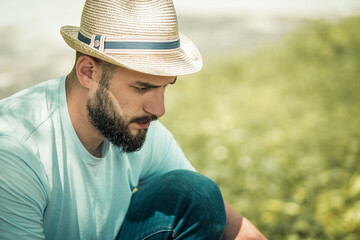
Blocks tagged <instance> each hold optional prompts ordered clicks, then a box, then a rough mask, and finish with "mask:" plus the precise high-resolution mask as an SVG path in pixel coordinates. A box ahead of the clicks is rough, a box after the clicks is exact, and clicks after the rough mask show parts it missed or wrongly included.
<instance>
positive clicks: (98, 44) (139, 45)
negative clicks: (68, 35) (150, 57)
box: [78, 32, 180, 52]
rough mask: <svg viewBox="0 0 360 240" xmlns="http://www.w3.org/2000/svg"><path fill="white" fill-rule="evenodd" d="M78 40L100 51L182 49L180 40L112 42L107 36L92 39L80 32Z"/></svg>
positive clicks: (96, 36) (97, 36)
mask: <svg viewBox="0 0 360 240" xmlns="http://www.w3.org/2000/svg"><path fill="white" fill-rule="evenodd" d="M78 40H80V41H81V42H83V43H85V44H87V45H89V46H91V47H93V48H95V49H97V50H100V51H104V52H105V51H107V50H108V51H112V50H130V49H134V50H171V49H176V48H178V47H180V39H177V40H175V41H161V42H148V41H142V42H140V41H111V40H106V41H105V36H102V35H95V36H93V37H92V38H91V39H90V38H88V37H86V36H84V35H83V34H81V33H80V32H79V34H78Z"/></svg>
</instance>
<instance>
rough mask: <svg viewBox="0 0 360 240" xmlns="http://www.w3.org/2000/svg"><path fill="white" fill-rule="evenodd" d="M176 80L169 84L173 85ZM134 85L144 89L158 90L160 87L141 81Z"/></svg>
mask: <svg viewBox="0 0 360 240" xmlns="http://www.w3.org/2000/svg"><path fill="white" fill-rule="evenodd" d="M176 80H177V77H175V79H174V81H172V82H171V83H169V84H175V82H176ZM135 84H137V85H138V86H141V87H144V88H159V87H161V85H154V84H151V83H148V82H142V81H136V82H135Z"/></svg>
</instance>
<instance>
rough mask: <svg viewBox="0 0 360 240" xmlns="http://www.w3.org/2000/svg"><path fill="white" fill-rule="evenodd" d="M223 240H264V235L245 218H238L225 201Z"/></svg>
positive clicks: (238, 215)
mask: <svg viewBox="0 0 360 240" xmlns="http://www.w3.org/2000/svg"><path fill="white" fill-rule="evenodd" d="M224 203H225V211H226V225H225V232H224V236H223V239H224V240H233V239H236V240H240V239H241V240H266V238H265V237H264V235H262V233H261V232H260V231H259V230H258V229H257V228H256V227H255V226H254V225H253V224H252V223H251V222H250V221H249V220H247V219H246V218H244V217H242V216H240V214H238V213H237V212H236V211H235V210H234V209H233V208H232V207H231V206H230V205H229V204H228V203H227V202H226V201H224Z"/></svg>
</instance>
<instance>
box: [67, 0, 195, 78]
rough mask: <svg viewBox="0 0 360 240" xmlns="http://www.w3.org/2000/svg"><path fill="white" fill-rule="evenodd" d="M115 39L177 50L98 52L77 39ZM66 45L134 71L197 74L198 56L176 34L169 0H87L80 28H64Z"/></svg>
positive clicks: (183, 39)
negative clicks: (175, 43) (177, 43)
mask: <svg viewBox="0 0 360 240" xmlns="http://www.w3.org/2000/svg"><path fill="white" fill-rule="evenodd" d="M79 31H80V32H81V34H83V35H84V36H86V37H87V38H90V39H91V38H92V37H93V36H94V35H102V36H105V39H106V37H117V38H118V39H124V40H130V41H160V42H162V41H172V40H177V39H179V38H180V47H179V48H175V49H168V50H154V49H152V50H151V49H150V50H144V49H142V50H139V49H136V50H133V49H125V50H121V49H120V50H118V51H117V52H116V53H114V52H106V50H105V51H101V50H97V49H95V48H94V47H93V46H91V45H90V46H89V45H88V44H86V43H83V42H81V41H79V40H78V33H79ZM60 32H61V34H62V36H63V38H64V40H65V42H66V43H67V44H68V45H69V46H70V47H71V48H73V49H75V50H77V51H79V52H82V53H84V54H87V55H90V56H93V57H96V58H100V59H102V60H104V61H107V62H110V63H113V64H116V65H119V66H123V67H126V68H129V69H132V70H135V71H139V72H143V73H148V74H153V75H160V76H178V75H186V74H191V73H194V72H197V71H199V70H200V69H201V67H202V60H201V55H200V53H199V51H198V49H197V48H196V46H195V45H194V44H193V42H192V41H191V40H190V39H189V38H187V37H186V36H185V35H184V34H182V33H179V31H178V23H177V18H176V13H175V9H174V5H173V3H172V1H170V0H107V1H106V0H87V1H86V2H85V6H84V9H83V13H82V17H81V24H80V28H79V27H74V26H63V27H62V28H61V30H60Z"/></svg>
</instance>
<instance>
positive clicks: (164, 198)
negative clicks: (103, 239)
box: [117, 170, 226, 240]
mask: <svg viewBox="0 0 360 240" xmlns="http://www.w3.org/2000/svg"><path fill="white" fill-rule="evenodd" d="M225 223H226V214H225V207H224V202H223V198H222V196H221V192H220V190H219V187H218V186H217V185H216V184H215V183H214V182H213V181H212V180H210V179H209V178H207V177H205V176H203V175H201V174H199V173H196V172H191V171H187V170H175V171H171V172H168V173H166V174H164V175H161V176H159V177H157V178H155V179H154V180H152V181H151V182H149V183H147V184H145V185H144V186H142V187H140V188H139V190H138V191H137V192H135V193H134V194H133V196H132V199H131V203H130V207H129V210H128V212H127V215H126V217H125V220H124V223H123V225H122V228H121V230H120V232H119V234H118V236H117V239H119V240H144V239H148V240H160V239H177V240H180V239H210V240H212V239H214V240H218V239H221V238H222V234H223V231H224V227H225Z"/></svg>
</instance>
